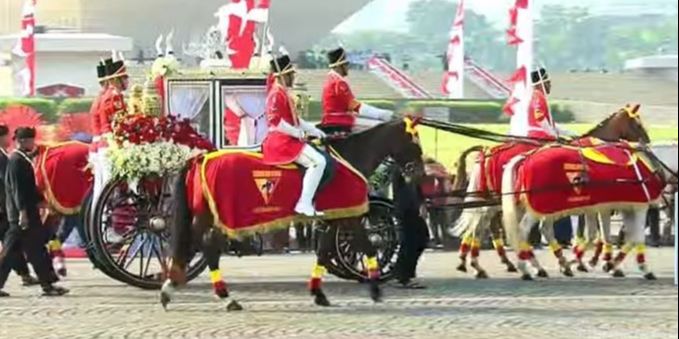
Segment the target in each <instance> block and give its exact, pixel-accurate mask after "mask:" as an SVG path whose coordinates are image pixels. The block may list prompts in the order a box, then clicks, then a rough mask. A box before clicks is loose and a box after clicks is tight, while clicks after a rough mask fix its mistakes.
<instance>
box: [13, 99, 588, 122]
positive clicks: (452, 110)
mask: <svg viewBox="0 0 679 339" xmlns="http://www.w3.org/2000/svg"><path fill="white" fill-rule="evenodd" d="M92 100H93V99H92V98H79V99H65V100H63V101H62V102H61V103H60V104H58V105H57V103H56V101H55V100H52V99H47V98H0V110H1V109H2V108H4V107H6V106H9V105H11V104H18V105H26V106H30V107H32V108H33V109H35V110H36V111H38V112H40V113H42V116H43V119H45V121H46V122H48V123H50V122H56V121H57V120H58V118H59V114H62V113H79V112H89V110H90V106H91V105H92ZM363 102H365V103H367V104H370V105H373V106H376V107H379V108H383V109H388V110H391V111H395V112H398V113H402V114H405V113H408V112H415V111H421V110H423V109H425V108H444V109H447V110H448V120H449V121H452V122H457V123H503V122H507V121H508V120H509V119H508V117H507V116H506V115H505V114H503V113H502V106H503V105H504V102H503V101H498V100H489V101H466V100H464V101H451V100H407V99H395V100H390V99H369V100H363ZM551 107H552V116H554V119H555V120H556V121H557V122H561V123H566V122H573V121H575V115H574V114H573V112H572V111H570V109H569V108H568V106H567V105H565V104H562V103H560V102H558V101H556V102H553V103H552V105H551ZM321 111H322V108H321V102H320V101H319V100H311V101H310V102H309V114H308V119H310V120H319V119H320V118H321Z"/></svg>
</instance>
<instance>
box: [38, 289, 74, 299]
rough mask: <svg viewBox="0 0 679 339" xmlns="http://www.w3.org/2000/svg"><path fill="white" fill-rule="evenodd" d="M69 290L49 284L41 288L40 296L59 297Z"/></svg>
mask: <svg viewBox="0 0 679 339" xmlns="http://www.w3.org/2000/svg"><path fill="white" fill-rule="evenodd" d="M68 292H70V291H69V290H67V289H65V288H63V287H59V286H50V287H47V288H44V289H43V290H42V296H43V297H61V296H62V295H65V294H68Z"/></svg>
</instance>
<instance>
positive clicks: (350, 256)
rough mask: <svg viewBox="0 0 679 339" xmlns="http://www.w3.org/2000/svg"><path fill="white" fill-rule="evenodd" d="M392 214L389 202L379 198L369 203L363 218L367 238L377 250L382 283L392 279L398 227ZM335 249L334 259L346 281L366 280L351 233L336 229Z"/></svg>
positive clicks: (359, 253)
mask: <svg viewBox="0 0 679 339" xmlns="http://www.w3.org/2000/svg"><path fill="white" fill-rule="evenodd" d="M393 211H394V207H393V205H392V203H391V202H389V201H386V200H381V199H380V200H371V201H370V212H369V213H368V214H367V215H366V216H365V217H364V218H363V225H364V227H365V229H366V231H367V232H368V239H369V240H370V242H371V243H372V244H373V246H375V249H376V250H377V261H378V263H379V265H380V279H381V280H382V281H387V280H389V279H391V278H392V275H393V269H394V267H395V265H396V259H397V256H398V249H399V239H398V227H397V223H396V219H395V218H394V213H393ZM335 248H336V251H337V259H338V261H339V263H340V264H341V265H342V266H343V268H344V271H345V272H347V273H348V274H349V277H348V278H349V279H355V280H358V281H365V280H367V279H368V270H367V268H366V267H365V260H366V255H365V253H363V252H361V251H360V250H359V249H358V248H356V246H355V244H354V234H353V231H351V230H346V229H342V228H336V230H335Z"/></svg>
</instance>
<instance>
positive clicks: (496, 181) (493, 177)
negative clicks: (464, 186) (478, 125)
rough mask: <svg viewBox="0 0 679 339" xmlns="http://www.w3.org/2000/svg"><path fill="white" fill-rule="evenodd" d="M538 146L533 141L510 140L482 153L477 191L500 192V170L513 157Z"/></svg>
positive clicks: (501, 170)
mask: <svg viewBox="0 0 679 339" xmlns="http://www.w3.org/2000/svg"><path fill="white" fill-rule="evenodd" d="M539 147H540V146H539V145H537V144H533V143H524V142H510V143H506V144H502V145H499V146H495V147H493V148H491V149H489V150H488V151H487V152H485V153H484V154H483V155H482V157H483V158H482V159H481V180H480V183H479V187H478V191H479V192H484V193H485V192H487V193H490V195H499V194H500V193H501V192H502V172H503V171H504V168H505V166H506V165H507V164H508V163H509V161H510V160H512V159H513V158H514V157H516V156H518V155H521V154H524V153H528V152H531V151H534V150H536V149H538V148H539Z"/></svg>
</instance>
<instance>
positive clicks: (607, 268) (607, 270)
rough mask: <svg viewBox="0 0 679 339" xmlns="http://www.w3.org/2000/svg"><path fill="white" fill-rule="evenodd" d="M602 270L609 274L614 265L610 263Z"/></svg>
mask: <svg viewBox="0 0 679 339" xmlns="http://www.w3.org/2000/svg"><path fill="white" fill-rule="evenodd" d="M601 269H602V270H604V272H606V273H608V272H610V271H611V270H612V269H613V264H611V263H610V262H607V263H605V264H604V266H603V267H602V268H601Z"/></svg>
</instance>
